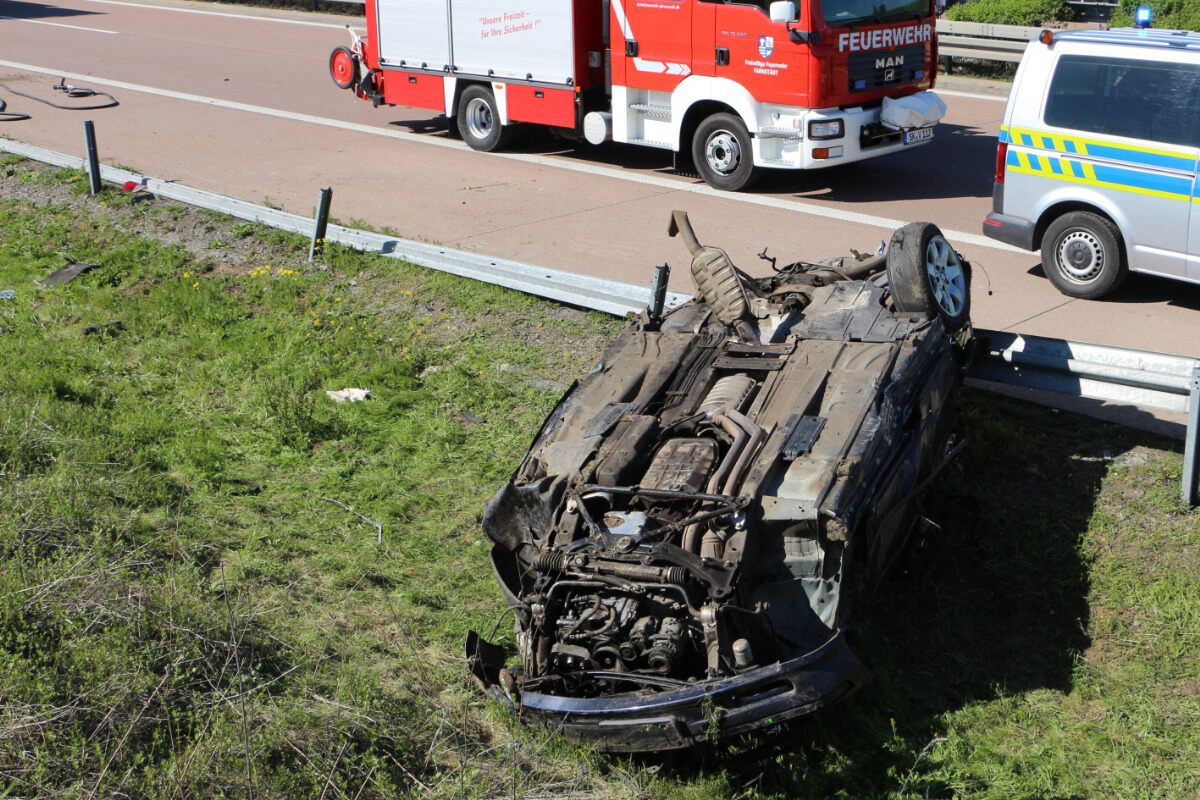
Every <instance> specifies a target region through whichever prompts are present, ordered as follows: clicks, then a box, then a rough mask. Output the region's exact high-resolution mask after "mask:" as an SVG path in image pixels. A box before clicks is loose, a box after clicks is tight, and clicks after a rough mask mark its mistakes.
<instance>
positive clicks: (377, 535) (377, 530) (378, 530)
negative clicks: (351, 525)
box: [321, 497, 383, 544]
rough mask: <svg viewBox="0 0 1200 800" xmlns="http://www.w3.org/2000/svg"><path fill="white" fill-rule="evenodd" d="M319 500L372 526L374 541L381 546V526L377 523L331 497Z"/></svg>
mask: <svg viewBox="0 0 1200 800" xmlns="http://www.w3.org/2000/svg"><path fill="white" fill-rule="evenodd" d="M321 499H322V500H324V501H325V502H326V503H333V504H334V505H335V506H338V507H339V508H344V509H345V510H346V511H349V512H350V513H351V514H353V515H354V516H356V517H358V518H359V519H361V520H362V521H363V522H365V523H367V524H368V525H374V526H375V541H376V542H378V543H379V544H383V526H382V525H380V524H379V523H378V522H376V521H375V520H373V519H371V518H370V517H364V516H363V515H362V514H360V513H358V512H357V511H355V510H354V509H353V508H351V507H350V506H348V505H346V504H345V503H343V502H340V501H338V500H334V499H333V498H332V497H322V498H321Z"/></svg>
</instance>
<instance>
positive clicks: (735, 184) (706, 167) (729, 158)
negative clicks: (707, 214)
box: [692, 112, 758, 192]
mask: <svg viewBox="0 0 1200 800" xmlns="http://www.w3.org/2000/svg"><path fill="white" fill-rule="evenodd" d="M692 162H693V163H694V164H695V165H696V171H697V172H698V173H700V177H701V178H703V179H704V182H705V183H707V184H708V185H709V186H712V187H714V188H716V189H726V190H728V191H731V192H737V191H740V190H742V189H745V188H746V187H748V186H749V185H750V184H751V183H752V182H753V181H754V179H755V178H757V177H758V174H757V171H756V170H755V169H754V148H753V146H752V145H751V143H750V132H749V131H748V130H746V126H745V124H744V123H743V122H742V120H741V118H740V117H738V116H737V115H736V114H728V113H725V112H722V113H719V114H713V115H712V116H711V117H709V118H707V119H706V120H704V121H703V122H701V123H700V126H699V127H698V128H696V135H695V136H694V137H692Z"/></svg>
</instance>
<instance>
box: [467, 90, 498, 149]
mask: <svg viewBox="0 0 1200 800" xmlns="http://www.w3.org/2000/svg"><path fill="white" fill-rule="evenodd" d="M458 132H459V134H460V135H461V136H462V138H463V141H465V142H466V143H467V144H468V145H470V146H471V149H472V150H480V151H482V152H484V153H491V152H492V151H494V150H499V149H500V148H502V147H503V146H504V145H505V144H506V143H507V142H508V139H509V133H510V130H509V129H508V128H506V127H505V126H503V125H501V124H500V110H499V109H498V108H497V107H496V97H495V96H494V95H493V94H492V90H491V89H489V88H487V87H486V86H468V87H467V88H466V90H465V91H463V93H462V98H461V99H460V100H459V101H458Z"/></svg>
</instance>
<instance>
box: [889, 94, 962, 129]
mask: <svg viewBox="0 0 1200 800" xmlns="http://www.w3.org/2000/svg"><path fill="white" fill-rule="evenodd" d="M945 114H946V104H945V103H944V102H942V98H940V97H938V96H937V95H936V94H934V93H933V92H918V93H917V94H910V95H909V96H908V97H900V98H898V99H896V100H893V99H892V98H890V97H885V98H883V111H881V112H880V114H879V120H880V121H881V122H882V123H883V124H884V125H890V126H892V127H893V128H903V129H908V128H928V127H929V126H930V125H936V124H937V123H938V121H939V120H940V119H941V118H942V117H943V116H945Z"/></svg>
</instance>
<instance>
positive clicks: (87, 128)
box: [83, 119, 100, 195]
mask: <svg viewBox="0 0 1200 800" xmlns="http://www.w3.org/2000/svg"><path fill="white" fill-rule="evenodd" d="M83 138H84V141H85V142H87V166H88V180H89V181H90V182H91V185H92V194H94V195H96V194H100V157H99V156H98V155H96V126H95V125H93V124H92V121H91V120H90V119H89V120H84V123H83Z"/></svg>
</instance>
